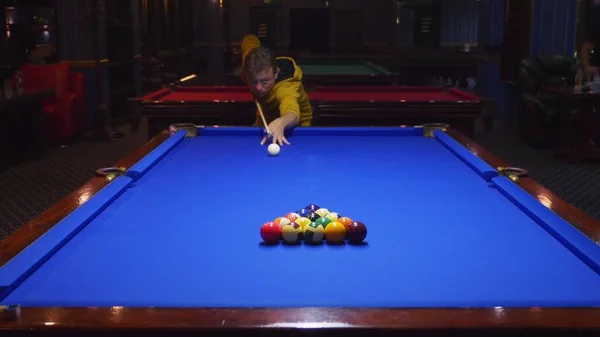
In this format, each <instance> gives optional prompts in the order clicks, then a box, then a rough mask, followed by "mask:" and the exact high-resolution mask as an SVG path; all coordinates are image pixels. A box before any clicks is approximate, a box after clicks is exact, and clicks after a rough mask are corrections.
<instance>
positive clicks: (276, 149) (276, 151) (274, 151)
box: [267, 144, 279, 156]
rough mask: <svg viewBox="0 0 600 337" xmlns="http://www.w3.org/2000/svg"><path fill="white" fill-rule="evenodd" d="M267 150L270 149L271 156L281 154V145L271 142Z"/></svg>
mask: <svg viewBox="0 0 600 337" xmlns="http://www.w3.org/2000/svg"><path fill="white" fill-rule="evenodd" d="M267 150H269V155H270V156H277V155H279V145H277V144H269V147H268V148H267Z"/></svg>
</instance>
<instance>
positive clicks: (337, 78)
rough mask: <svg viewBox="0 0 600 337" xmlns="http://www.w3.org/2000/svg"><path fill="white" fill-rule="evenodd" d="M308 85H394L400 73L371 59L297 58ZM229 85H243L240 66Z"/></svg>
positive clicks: (229, 76)
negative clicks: (307, 59) (303, 59)
mask: <svg viewBox="0 0 600 337" xmlns="http://www.w3.org/2000/svg"><path fill="white" fill-rule="evenodd" d="M296 62H297V63H298V66H300V68H301V69H302V74H303V83H304V85H305V86H306V87H312V86H319V85H344V86H356V85H358V86H364V85H393V84H397V80H398V74H396V73H394V72H392V71H390V70H388V69H386V68H385V67H382V66H379V65H377V64H375V63H373V62H369V61H339V60H338V61H333V60H322V61H319V60H310V61H302V60H297V61H296ZM226 83H227V84H228V85H233V86H239V85H243V83H242V81H241V79H240V68H237V69H236V70H235V71H233V72H232V73H231V74H229V75H228V76H227V78H226Z"/></svg>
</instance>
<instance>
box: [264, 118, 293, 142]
mask: <svg viewBox="0 0 600 337" xmlns="http://www.w3.org/2000/svg"><path fill="white" fill-rule="evenodd" d="M286 126H287V123H286V122H285V121H284V120H283V117H279V118H277V119H276V120H274V121H272V122H271V124H269V131H270V132H271V134H270V135H267V136H265V138H263V140H262V141H261V142H260V145H264V144H265V143H266V142H267V139H268V138H269V137H273V143H277V144H279V145H283V144H286V145H290V142H288V140H287V139H286V138H285V134H284V133H285V128H286Z"/></svg>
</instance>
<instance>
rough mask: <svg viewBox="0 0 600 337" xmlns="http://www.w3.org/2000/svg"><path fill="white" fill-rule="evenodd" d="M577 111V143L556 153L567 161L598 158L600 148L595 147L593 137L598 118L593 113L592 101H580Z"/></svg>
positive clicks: (599, 158) (599, 157) (595, 159)
mask: <svg viewBox="0 0 600 337" xmlns="http://www.w3.org/2000/svg"><path fill="white" fill-rule="evenodd" d="M580 104H581V105H580V108H579V111H578V113H577V144H575V146H574V147H571V148H569V149H566V150H560V151H558V152H557V155H559V156H562V157H566V158H567V161H569V162H579V161H582V160H585V161H597V160H600V150H598V149H597V148H596V144H595V143H594V140H593V139H594V138H595V136H596V129H597V123H598V120H597V118H596V114H595V113H594V102H593V101H585V102H583V101H582V102H581V103H580Z"/></svg>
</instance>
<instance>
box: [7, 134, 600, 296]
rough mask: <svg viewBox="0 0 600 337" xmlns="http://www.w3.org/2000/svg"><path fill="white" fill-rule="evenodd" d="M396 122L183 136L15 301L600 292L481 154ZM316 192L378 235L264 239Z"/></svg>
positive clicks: (315, 199) (595, 279)
mask: <svg viewBox="0 0 600 337" xmlns="http://www.w3.org/2000/svg"><path fill="white" fill-rule="evenodd" d="M390 130H391V129H390ZM390 130H388V131H385V130H384V131H382V132H379V133H378V132H375V131H374V129H369V130H368V131H365V132H362V133H358V134H353V132H346V134H345V135H344V134H343V133H336V131H333V130H321V131H327V132H326V133H327V135H321V136H319V135H315V134H314V132H312V131H310V130H309V131H306V132H295V133H294V136H293V137H291V142H292V145H291V146H286V147H284V148H283V149H282V152H281V154H280V156H279V157H275V158H273V157H268V156H267V151H266V147H260V146H258V142H259V140H260V138H259V136H258V133H256V132H255V131H253V132H247V131H243V130H238V131H237V132H230V134H227V132H226V131H211V130H208V131H206V132H204V133H203V135H202V136H201V137H198V138H193V139H191V138H186V139H183V140H182V141H181V142H180V143H179V144H178V145H177V146H175V147H174V148H173V149H172V150H171V151H170V153H168V155H166V156H164V157H163V159H162V160H160V161H158V162H157V163H156V164H155V165H154V166H152V167H151V169H150V170H149V171H147V173H146V174H144V175H143V176H141V177H140V179H139V181H137V182H136V184H135V186H134V187H131V188H130V189H128V190H127V191H126V192H125V193H124V194H123V195H121V196H120V197H119V198H118V199H117V200H115V201H114V202H113V204H112V205H111V206H110V207H108V208H107V209H106V210H105V211H103V212H102V213H101V214H100V215H99V216H98V217H96V218H95V219H94V221H93V222H92V223H90V224H89V225H88V226H86V227H85V228H84V229H83V230H82V231H81V232H80V233H79V234H78V235H77V236H75V237H74V238H73V239H72V240H71V241H70V242H69V243H68V244H66V245H65V246H64V247H63V248H62V249H61V250H59V251H58V252H56V253H55V254H54V256H53V257H52V258H51V259H49V260H48V261H47V262H46V263H45V264H43V265H42V266H41V267H40V268H39V269H38V270H37V272H35V273H33V274H32V275H31V276H30V277H29V278H27V279H26V280H25V281H24V282H23V283H22V284H21V285H20V286H19V287H18V288H17V289H15V290H14V291H13V292H12V293H11V294H10V295H9V296H8V297H7V298H5V299H4V300H3V301H2V303H19V304H22V305H25V306H27V305H53V306H54V305H60V306H79V305H86V306H110V305H123V306H158V307H168V306H177V307H191V306H194V307H203V306H209V307H246V306H251V307H252V306H258V307H297V306H348V307H357V306H359V307H465V306H467V307H480V306H504V307H508V306H540V307H544V306H597V305H599V304H600V276H599V275H598V274H597V273H596V272H595V271H594V270H593V269H592V268H591V267H589V266H588V265H587V264H586V263H585V261H582V260H581V259H580V258H579V257H578V256H577V254H574V253H572V252H571V251H570V250H569V249H568V247H566V246H565V245H563V243H562V242H561V240H558V239H556V238H555V237H554V236H552V235H550V234H549V233H548V232H547V231H546V230H545V229H544V228H543V226H540V225H539V224H538V223H537V222H536V221H534V220H533V219H532V218H531V217H530V216H529V214H528V213H527V212H524V211H522V210H521V209H520V208H519V207H517V206H516V205H515V204H514V203H513V202H512V201H511V200H510V199H509V198H507V197H506V196H505V195H504V194H503V193H501V192H500V191H499V190H498V188H497V185H495V184H494V182H493V181H491V182H490V181H486V180H485V179H484V178H483V177H482V176H481V174H480V172H477V170H475V169H474V167H477V166H470V165H467V164H466V163H465V161H464V159H461V158H459V156H457V155H456V153H454V152H453V151H450V150H449V148H448V147H447V146H445V145H444V143H443V142H441V141H440V140H438V139H434V138H424V137H419V136H417V133H416V132H414V130H413V131H411V130H406V131H403V132H398V131H390ZM311 133H313V134H311ZM309 134H310V135H309ZM411 134H412V135H411ZM332 135H333V137H332ZM359 135H363V136H359ZM378 135H379V136H378ZM310 203H316V204H319V205H321V206H322V207H327V208H329V209H330V210H333V211H338V212H340V213H343V214H345V215H347V216H350V217H352V218H354V219H356V220H360V221H363V222H364V223H365V224H366V225H367V226H368V229H369V234H368V237H367V241H368V244H366V245H363V246H359V247H356V246H348V245H345V246H329V245H322V246H317V247H310V246H305V245H299V246H291V247H290V246H284V245H279V246H275V247H265V246H262V245H261V244H260V236H259V228H260V225H261V224H262V223H263V222H265V221H269V220H272V219H274V218H276V217H278V216H282V215H284V214H285V213H287V212H290V211H294V210H296V209H297V208H299V207H303V206H305V205H307V204H310ZM544 219H545V221H550V222H551V221H557V219H558V218H557V217H552V216H546V217H545V218H544ZM574 244H578V243H577V242H574ZM586 249H592V248H591V247H586ZM596 249H598V247H597V248H596Z"/></svg>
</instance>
